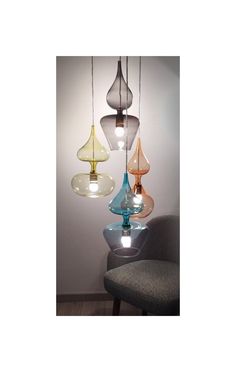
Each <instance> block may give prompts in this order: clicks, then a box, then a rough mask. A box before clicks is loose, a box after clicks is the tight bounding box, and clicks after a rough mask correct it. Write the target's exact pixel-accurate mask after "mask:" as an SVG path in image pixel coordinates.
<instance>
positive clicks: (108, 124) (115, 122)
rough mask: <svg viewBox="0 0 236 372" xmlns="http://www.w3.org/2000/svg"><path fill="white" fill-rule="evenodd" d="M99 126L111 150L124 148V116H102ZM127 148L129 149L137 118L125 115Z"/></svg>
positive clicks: (133, 137) (135, 131)
mask: <svg viewBox="0 0 236 372" xmlns="http://www.w3.org/2000/svg"><path fill="white" fill-rule="evenodd" d="M100 123H101V127H102V129H103V132H104V134H105V136H106V139H107V142H108V144H109V147H110V149H111V150H125V148H126V116H125V115H123V114H122V113H121V114H117V115H107V116H104V117H103V118H102V119H101V121H100ZM127 128H128V133H127V149H128V150H131V147H132V144H133V142H134V139H135V136H136V133H137V131H138V128H139V120H138V118H136V117H135V116H132V115H127Z"/></svg>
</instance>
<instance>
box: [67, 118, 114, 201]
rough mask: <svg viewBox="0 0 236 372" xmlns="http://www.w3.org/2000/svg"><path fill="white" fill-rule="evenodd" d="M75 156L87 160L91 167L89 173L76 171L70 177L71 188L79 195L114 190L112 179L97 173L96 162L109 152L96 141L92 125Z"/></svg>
mask: <svg viewBox="0 0 236 372" xmlns="http://www.w3.org/2000/svg"><path fill="white" fill-rule="evenodd" d="M77 156H78V158H79V160H82V161H87V162H89V163H90V166H91V169H90V173H78V174H76V175H75V176H74V177H73V178H72V180H71V187H72V190H73V191H74V192H75V193H76V194H78V195H80V196H87V197H90V198H99V197H101V196H106V195H109V194H110V193H111V192H112V191H113V190H114V187H115V182H114V180H113V179H112V177H111V176H109V175H107V174H105V173H97V170H96V167H97V163H98V162H103V161H106V160H107V159H108V158H109V153H108V151H107V150H106V149H105V147H104V146H102V145H101V144H100V142H99V141H98V139H97V137H96V134H95V127H94V125H92V127H91V133H90V136H89V139H88V141H87V142H86V143H85V145H84V146H82V147H81V148H80V149H79V151H78V153H77Z"/></svg>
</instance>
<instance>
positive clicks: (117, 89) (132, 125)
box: [100, 61, 139, 150]
mask: <svg viewBox="0 0 236 372" xmlns="http://www.w3.org/2000/svg"><path fill="white" fill-rule="evenodd" d="M127 93H128V97H127ZM132 100H133V94H132V92H131V90H130V89H129V87H128V86H127V83H126V82H125V80H124V77H123V73H122V68H121V61H118V68H117V75H116V78H115V81H114V83H113V84H112V86H111V88H110V89H109V91H108V93H107V103H108V105H109V106H110V107H111V108H113V109H114V110H116V111H117V113H116V115H107V116H104V117H103V118H102V119H101V120H100V123H101V127H102V129H103V132H104V134H105V136H106V138H107V141H108V144H109V146H110V149H111V150H125V149H126V138H127V149H128V150H130V149H131V147H132V144H133V141H134V138H135V135H136V133H137V130H138V127H139V119H138V118H136V117H135V116H132V115H127V123H126V115H124V114H123V110H125V109H126V108H127V109H128V108H129V107H130V106H131V105H132ZM126 124H127V125H126ZM126 127H127V132H126ZM126 135H127V136H126Z"/></svg>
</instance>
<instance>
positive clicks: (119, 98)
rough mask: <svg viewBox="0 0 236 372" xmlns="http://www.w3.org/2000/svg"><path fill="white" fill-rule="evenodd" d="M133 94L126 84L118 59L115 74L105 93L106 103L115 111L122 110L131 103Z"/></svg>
mask: <svg viewBox="0 0 236 372" xmlns="http://www.w3.org/2000/svg"><path fill="white" fill-rule="evenodd" d="M127 89H128V100H127ZM132 101H133V94H132V92H131V90H130V89H129V87H128V86H127V84H126V82H125V79H124V76H123V73H122V67H121V61H118V65H117V74H116V78H115V80H114V83H113V84H112V86H111V88H110V89H109V91H108V93H107V103H108V105H109V106H110V107H111V108H113V109H114V110H117V111H123V110H125V109H126V106H127V109H128V108H129V107H130V106H131V105H132Z"/></svg>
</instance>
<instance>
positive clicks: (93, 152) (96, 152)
mask: <svg viewBox="0 0 236 372" xmlns="http://www.w3.org/2000/svg"><path fill="white" fill-rule="evenodd" d="M77 156H78V158H79V160H82V161H88V162H90V163H94V162H96V163H98V162H100V161H106V160H107V159H109V152H108V151H107V150H106V148H105V147H104V146H102V145H101V143H100V142H99V141H98V139H97V137H96V133H95V127H94V125H92V126H91V132H90V136H89V139H88V141H87V142H86V143H85V145H84V146H82V147H81V148H80V149H79V151H78V152H77Z"/></svg>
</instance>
